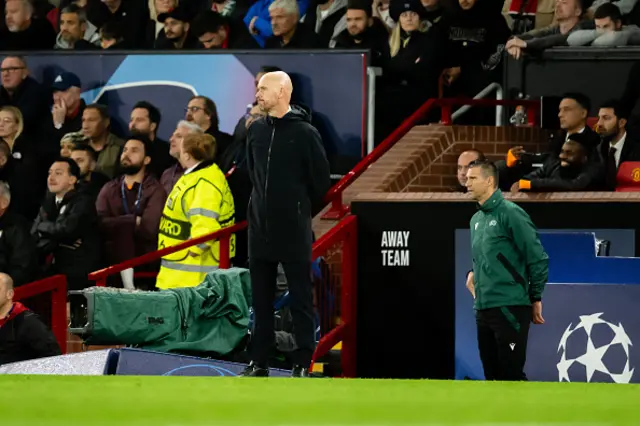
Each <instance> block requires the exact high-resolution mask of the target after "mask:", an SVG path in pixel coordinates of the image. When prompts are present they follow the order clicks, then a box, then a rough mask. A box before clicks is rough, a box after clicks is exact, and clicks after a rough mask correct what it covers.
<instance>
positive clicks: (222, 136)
mask: <svg viewBox="0 0 640 426" xmlns="http://www.w3.org/2000/svg"><path fill="white" fill-rule="evenodd" d="M185 113H186V115H185V119H186V120H187V121H188V122H189V123H194V124H197V125H198V126H200V128H201V129H202V130H204V132H205V133H208V134H210V135H211V136H213V137H214V139H215V142H216V149H215V153H216V158H215V160H216V163H218V160H219V159H220V158H222V156H223V155H224V153H225V151H226V150H227V148H228V147H229V145H231V143H232V142H233V137H232V136H231V135H230V134H228V133H225V132H222V131H220V120H219V118H218V108H217V107H216V104H215V102H213V101H212V100H211V99H209V98H207V97H206V96H194V97H192V98H191V100H190V101H189V104H188V105H187V108H186V109H185Z"/></svg>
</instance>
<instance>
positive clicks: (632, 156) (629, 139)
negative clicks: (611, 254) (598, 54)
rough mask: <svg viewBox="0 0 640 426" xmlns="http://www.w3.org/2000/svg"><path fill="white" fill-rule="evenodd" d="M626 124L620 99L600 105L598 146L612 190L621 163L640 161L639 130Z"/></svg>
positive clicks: (625, 116) (606, 178)
mask: <svg viewBox="0 0 640 426" xmlns="http://www.w3.org/2000/svg"><path fill="white" fill-rule="evenodd" d="M598 10H600V9H598ZM626 126H627V114H626V113H625V111H624V110H623V109H622V107H621V105H620V103H619V102H618V101H615V100H611V101H608V102H605V103H603V104H602V105H601V106H600V111H598V127H597V129H598V134H599V135H600V138H601V139H602V142H601V143H600V145H599V146H598V153H599V156H600V160H601V162H602V164H603V165H604V176H605V184H606V186H607V189H608V190H610V191H614V190H615V188H616V176H617V174H618V168H619V167H620V164H621V163H623V162H625V161H640V143H639V142H640V141H639V140H638V135H637V132H634V131H629V132H627V130H626Z"/></svg>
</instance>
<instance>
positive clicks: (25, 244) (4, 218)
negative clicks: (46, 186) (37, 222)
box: [0, 182, 38, 286]
mask: <svg viewBox="0 0 640 426" xmlns="http://www.w3.org/2000/svg"><path fill="white" fill-rule="evenodd" d="M10 203H11V191H10V190H9V185H7V184H6V183H5V182H0V272H3V273H5V274H8V275H10V276H11V277H12V278H13V281H14V283H15V285H16V286H19V285H23V284H27V283H30V282H31V281H34V280H36V279H37V276H38V257H37V254H36V244H35V242H34V241H33V238H32V237H31V233H30V232H29V231H30V226H29V222H27V220H26V219H24V218H23V217H21V216H20V215H17V214H15V213H12V212H11V211H7V209H8V208H9V204H10Z"/></svg>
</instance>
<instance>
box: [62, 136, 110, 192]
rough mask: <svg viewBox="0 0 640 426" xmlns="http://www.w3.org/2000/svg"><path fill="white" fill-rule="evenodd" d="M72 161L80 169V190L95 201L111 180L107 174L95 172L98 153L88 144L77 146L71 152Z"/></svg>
mask: <svg viewBox="0 0 640 426" xmlns="http://www.w3.org/2000/svg"><path fill="white" fill-rule="evenodd" d="M71 159H72V160H73V161H75V162H76V164H77V165H78V167H79V168H80V182H79V183H78V190H84V191H87V192H88V194H89V195H90V196H91V198H92V199H93V200H95V199H96V198H98V194H99V193H100V190H101V189H102V187H103V186H104V185H105V184H106V183H107V182H109V178H108V177H107V176H106V175H105V174H103V173H100V172H96V171H95V169H96V165H97V164H98V153H97V152H96V150H95V149H93V148H91V146H90V145H88V144H76V145H74V147H73V149H72V150H71Z"/></svg>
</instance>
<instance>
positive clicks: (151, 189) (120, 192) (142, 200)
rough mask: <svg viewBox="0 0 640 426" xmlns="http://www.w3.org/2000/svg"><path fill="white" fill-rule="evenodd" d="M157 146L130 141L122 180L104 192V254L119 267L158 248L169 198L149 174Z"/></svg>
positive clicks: (145, 141)
mask: <svg viewBox="0 0 640 426" xmlns="http://www.w3.org/2000/svg"><path fill="white" fill-rule="evenodd" d="M152 144H153V143H152V142H150V141H149V140H148V139H146V138H145V137H144V136H141V135H138V136H135V137H132V138H130V139H129V140H128V141H127V142H126V144H125V145H124V150H123V151H122V157H121V160H120V169H121V170H122V174H123V175H122V176H120V177H118V178H116V179H114V180H112V181H111V182H109V183H108V184H107V185H105V187H104V188H103V189H102V191H101V192H100V195H99V197H98V201H97V203H96V208H97V211H98V218H99V220H100V230H101V233H102V241H103V246H104V252H105V254H106V256H107V259H108V262H109V264H116V263H120V262H123V261H125V260H128V259H132V258H134V257H136V256H141V255H143V254H145V253H150V252H152V251H155V250H156V249H157V247H158V229H159V225H160V217H161V216H162V210H163V208H164V203H165V201H166V198H167V194H166V192H165V191H164V188H162V185H161V184H160V182H158V180H156V178H155V177H154V176H153V175H152V174H150V173H148V171H147V167H148V166H149V165H150V164H151V161H152V160H151V156H150V155H149V153H150V148H151V145H152Z"/></svg>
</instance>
